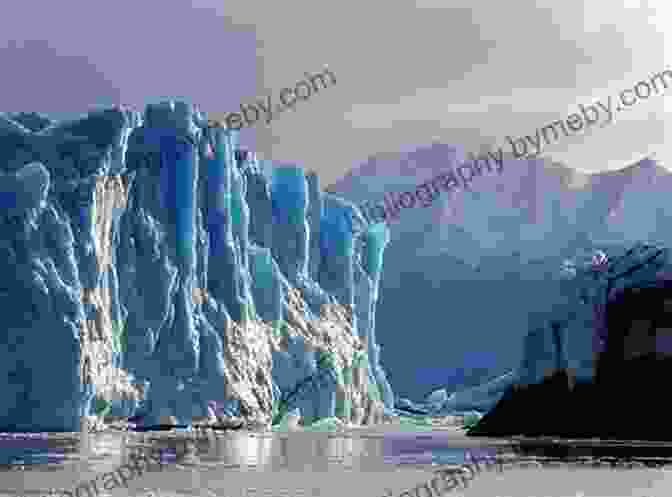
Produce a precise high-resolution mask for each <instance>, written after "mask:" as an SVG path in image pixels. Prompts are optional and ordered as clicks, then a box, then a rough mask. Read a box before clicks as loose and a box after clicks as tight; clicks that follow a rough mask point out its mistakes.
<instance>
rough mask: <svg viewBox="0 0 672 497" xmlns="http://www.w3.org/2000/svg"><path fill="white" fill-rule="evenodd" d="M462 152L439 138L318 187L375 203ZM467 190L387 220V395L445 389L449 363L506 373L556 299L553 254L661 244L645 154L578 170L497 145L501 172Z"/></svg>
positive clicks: (667, 233)
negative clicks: (596, 169)
mask: <svg viewBox="0 0 672 497" xmlns="http://www.w3.org/2000/svg"><path fill="white" fill-rule="evenodd" d="M481 153H482V152H481ZM465 158H466V159H468V158H469V154H467V153H466V152H465V151H464V150H463V149H461V148H460V147H459V146H453V145H446V144H440V143H433V144H431V145H428V146H426V147H421V148H418V149H417V150H413V151H406V152H402V153H397V154H390V153H386V154H380V155H377V156H374V157H372V158H370V159H369V160H367V161H366V162H364V163H363V164H362V165H360V166H358V167H356V168H355V169H353V171H351V173H349V174H348V175H346V176H345V177H343V178H342V179H340V180H339V181H337V182H336V183H335V184H334V185H331V186H330V187H329V190H330V191H333V192H335V193H337V194H338V195H340V196H342V197H344V198H346V199H349V200H351V201H353V202H356V203H358V204H360V205H361V203H363V202H365V201H367V200H368V201H371V202H377V201H380V200H381V199H382V197H383V195H384V193H386V192H387V193H388V194H389V193H391V194H393V195H394V196H397V195H399V194H400V193H402V192H404V191H409V192H410V191H415V190H416V187H417V186H418V185H421V184H422V183H424V182H426V181H428V180H430V179H431V178H433V177H434V176H435V175H437V174H440V173H444V172H446V171H450V170H451V169H453V168H455V167H456V166H457V165H459V164H461V163H462V162H463V161H464V160H465ZM470 186H471V190H470V191H465V189H464V188H461V189H456V190H453V191H451V192H442V193H441V195H440V196H439V197H438V198H437V199H435V200H434V202H433V203H432V204H431V206H429V207H426V208H421V207H417V206H416V207H413V208H405V209H401V211H400V219H399V220H398V221H392V222H391V223H390V226H391V242H390V244H389V246H388V248H387V250H386V253H385V263H384V266H385V271H384V274H383V278H382V281H381V288H380V291H381V294H380V295H381V296H380V301H379V303H378V315H377V324H378V330H379V331H378V332H377V333H378V338H379V340H380V342H381V347H382V352H381V360H382V363H383V364H384V365H385V368H386V370H387V371H389V372H390V380H391V383H392V385H393V387H394V389H395V393H396V394H397V395H398V396H401V397H407V398H410V399H413V400H416V401H420V400H421V399H422V397H423V396H424V395H425V394H426V393H427V392H428V391H433V390H436V389H439V388H443V387H445V388H447V389H448V390H449V391H450V390H456V389H457V388H458V387H459V386H460V385H459V381H458V380H456V377H457V376H459V372H460V371H471V370H474V369H479V370H483V369H485V370H487V373H488V375H489V376H499V375H504V374H505V373H506V372H507V371H509V370H511V369H515V368H516V367H517V366H518V364H519V361H520V359H521V353H522V344H523V338H524V336H525V335H526V333H527V331H528V329H529V326H530V325H531V324H532V323H533V322H534V321H535V319H536V317H537V316H538V315H539V314H543V313H544V312H546V311H548V310H550V309H552V308H553V306H554V305H555V304H554V302H555V300H556V298H557V291H558V290H557V285H556V281H557V280H558V278H559V275H560V268H561V266H562V263H563V261H564V260H566V259H569V258H572V257H574V256H576V255H578V254H584V253H587V252H589V251H591V250H594V249H607V248H613V247H618V248H620V247H625V246H628V245H630V244H632V243H633V242H635V241H643V242H651V243H655V242H657V243H662V244H667V245H669V244H670V242H672V230H671V229H669V228H671V227H672V226H671V225H670V223H671V221H672V217H671V215H672V207H671V206H670V205H669V202H667V201H666V194H668V192H672V177H671V174H670V172H669V171H668V170H667V169H666V168H665V167H663V166H662V165H661V164H659V163H658V162H657V161H656V160H655V159H654V158H645V159H643V160H641V161H639V162H637V163H636V164H632V165H629V166H628V167H625V168H623V169H621V170H617V171H607V172H602V173H597V174H589V173H585V172H582V171H579V170H578V169H574V168H572V167H569V166H567V165H565V164H562V163H559V162H555V161H552V160H549V159H546V158H535V159H515V158H513V157H511V156H510V155H507V154H506V153H504V154H503V168H502V171H501V174H498V173H497V172H496V171H495V170H493V171H491V172H490V171H484V172H483V174H481V175H480V176H477V177H475V178H474V179H473V181H472V182H471V185H470ZM416 203H418V204H419V202H416ZM409 310H410V311H411V312H409ZM409 337H412V339H410V340H409Z"/></svg>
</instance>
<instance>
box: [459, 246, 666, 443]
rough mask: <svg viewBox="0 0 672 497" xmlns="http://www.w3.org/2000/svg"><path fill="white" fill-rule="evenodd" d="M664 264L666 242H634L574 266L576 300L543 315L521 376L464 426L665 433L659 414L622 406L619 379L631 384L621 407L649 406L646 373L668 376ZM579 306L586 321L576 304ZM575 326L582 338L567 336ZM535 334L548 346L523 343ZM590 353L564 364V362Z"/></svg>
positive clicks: (487, 430) (631, 435)
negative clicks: (578, 270)
mask: <svg viewBox="0 0 672 497" xmlns="http://www.w3.org/2000/svg"><path fill="white" fill-rule="evenodd" d="M671 266H672V261H670V257H669V251H668V250H667V249H665V248H661V247H654V246H647V245H642V244H638V245H636V246H634V247H633V248H631V249H630V250H628V251H627V252H625V254H623V255H621V256H620V257H612V258H611V259H610V260H609V262H607V263H604V262H603V263H602V264H600V265H599V267H597V268H596V267H594V266H589V267H587V268H586V269H584V271H583V272H582V274H577V278H576V280H574V283H575V284H576V285H577V288H576V292H575V293H574V295H575V296H576V301H575V302H574V304H573V306H572V305H565V306H563V307H564V309H565V311H564V312H567V310H569V312H568V314H565V315H564V316H563V315H555V316H550V317H549V318H548V322H549V324H548V326H546V327H545V328H544V329H543V330H542V331H541V332H540V333H537V332H536V331H535V338H534V340H530V341H527V342H526V347H525V349H524V357H523V360H522V363H521V371H522V373H521V381H519V382H516V383H515V384H514V385H513V386H511V387H509V388H508V389H507V390H506V392H505V393H504V395H503V397H502V398H501V400H500V401H499V402H498V403H497V405H496V406H495V407H494V409H492V410H491V411H490V412H488V413H487V414H486V415H485V416H484V417H483V418H482V419H481V420H480V421H479V423H478V424H477V425H476V426H475V427H474V428H472V429H471V430H470V431H469V434H470V435H477V436H512V435H525V436H560V437H568V438H592V437H598V438H610V439H621V440H672V427H670V425H669V423H667V422H666V417H665V413H664V412H659V411H653V412H652V411H650V410H646V411H637V412H636V413H635V414H633V413H632V412H631V411H630V410H628V409H624V407H623V391H624V390H623V389H624V385H636V386H637V388H628V389H627V399H628V404H629V405H648V404H649V403H650V402H651V399H652V398H653V397H654V396H655V395H656V393H655V391H654V389H653V385H654V384H655V383H652V382H655V380H654V379H655V378H664V377H667V376H668V375H670V374H672V349H670V347H669V340H668V335H669V329H671V328H672V321H671V320H670V314H669V308H670V302H672V298H670V297H671V294H670V288H672V279H671V278H670V277H669V275H670V274H672V271H670V269H672V267H671ZM570 304H571V301H570ZM587 307H588V308H590V309H592V311H593V316H592V318H593V324H594V326H593V327H592V329H591V327H587V326H586V324H587V323H586V313H585V312H583V311H582V310H581V308H583V309H584V310H585V308H587ZM572 311H573V312H572ZM577 321H578V322H577ZM544 330H545V331H544ZM580 333H582V334H585V333H588V334H589V337H588V338H589V339H588V340H586V339H585V337H583V339H581V338H580V337H579V340H574V337H576V336H577V335H578V334H580ZM544 342H545V343H546V344H548V346H541V347H539V346H536V345H535V346H531V345H529V344H530V343H534V344H538V343H542V344H543V343H544ZM579 346H580V347H583V350H581V349H580V348H579ZM593 351H595V353H594V357H592V358H591V359H590V361H588V360H584V362H583V364H582V368H581V369H579V370H578V371H577V370H576V369H574V370H573V371H571V372H570V370H569V369H568V368H567V366H566V365H567V364H570V365H571V364H572V363H573V362H574V361H577V360H579V359H581V358H586V357H590V356H591V355H593V354H592V353H593ZM538 354H540V355H538ZM540 366H542V367H540ZM544 368H546V369H544ZM640 413H641V414H640Z"/></svg>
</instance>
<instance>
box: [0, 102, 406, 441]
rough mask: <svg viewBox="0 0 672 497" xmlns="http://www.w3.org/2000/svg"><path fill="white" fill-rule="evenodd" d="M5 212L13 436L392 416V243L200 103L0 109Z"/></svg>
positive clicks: (2, 419) (5, 357) (0, 295)
mask: <svg viewBox="0 0 672 497" xmlns="http://www.w3.org/2000/svg"><path fill="white" fill-rule="evenodd" d="M0 206H1V207H2V214H0V230H2V234H3V235H2V236H0V252H1V254H0V270H1V272H2V274H3V275H4V276H3V281H2V283H0V305H1V306H2V308H3V309H6V310H7V311H8V312H6V314H5V315H4V319H5V328H4V330H3V331H2V332H0V333H1V334H2V341H3V343H5V344H6V345H7V346H6V348H4V350H2V351H0V354H1V355H2V357H1V358H0V359H1V360H0V385H1V390H2V392H3V402H2V404H1V405H0V430H1V431H25V432H30V431H78V430H79V426H80V422H81V419H82V418H85V417H88V416H92V415H95V414H101V413H107V415H109V416H113V417H128V418H131V419H133V420H134V421H137V422H140V423H141V424H143V425H145V426H152V425H157V424H164V423H166V422H175V423H178V424H186V425H189V424H190V423H191V422H192V420H194V419H212V418H213V417H214V416H219V417H225V416H235V417H240V418H243V419H244V420H245V421H246V422H248V423H249V424H250V426H252V425H255V423H256V425H261V426H268V425H269V423H270V422H271V421H272V419H273V418H276V419H281V418H284V419H287V416H289V417H290V418H292V419H295V418H297V416H299V415H300V417H301V419H302V421H303V423H304V424H306V425H308V424H310V423H315V422H317V423H318V424H319V422H320V420H325V419H326V420H330V419H332V418H333V417H335V416H336V417H338V418H340V419H341V422H345V423H349V422H352V421H353V420H354V421H355V422H356V423H366V422H376V421H378V420H380V419H381V416H382V413H383V410H384V408H388V409H391V408H392V407H393V404H394V398H393V393H392V390H391V387H390V385H389V382H388V381H387V377H386V374H385V371H384V370H383V368H382V367H381V365H380V349H379V347H378V344H377V342H376V338H375V312H376V311H375V309H376V300H377V298H378V285H379V280H380V274H381V271H382V260H383V252H384V249H385V245H386V244H387V242H388V241H389V234H387V233H386V232H385V228H384V227H382V226H373V227H371V226H368V225H367V223H366V221H365V220H364V219H363V218H362V216H361V214H360V213H359V211H358V209H357V208H356V207H355V206H354V205H353V204H351V203H349V202H346V201H343V200H342V199H339V198H338V197H335V196H333V195H329V194H326V193H323V192H321V191H320V190H319V181H318V178H317V176H316V175H315V174H314V173H309V174H306V173H305V172H304V171H303V169H302V168H300V167H298V166H295V165H286V164H274V163H272V162H268V161H259V160H258V159H257V158H256V157H255V155H254V154H253V153H251V152H249V151H246V150H243V149H241V147H240V145H239V137H238V133H237V131H236V130H228V129H224V128H222V127H209V126H208V120H207V117H206V116H205V114H204V113H202V112H200V111H199V110H198V109H196V108H195V107H194V106H192V105H190V104H187V103H184V102H175V101H167V102H162V103H158V104H149V105H147V107H146V108H145V110H144V112H142V113H140V112H137V111H135V110H132V109H129V108H126V107H113V108H109V109H104V110H97V111H94V112H90V113H89V114H87V115H85V116H83V117H81V118H78V119H74V120H71V121H65V122H57V121H52V120H50V119H49V118H47V117H45V116H41V115H39V114H29V113H22V114H15V115H7V114H2V115H0ZM47 354H48V355H47ZM316 426H317V425H316Z"/></svg>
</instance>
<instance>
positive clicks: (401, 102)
mask: <svg viewBox="0 0 672 497" xmlns="http://www.w3.org/2000/svg"><path fill="white" fill-rule="evenodd" d="M670 19H672V5H670V3H669V1H668V0H655V1H651V2H645V1H641V2H638V1H632V0H628V1H626V0H610V1H609V2H597V1H591V2H584V1H578V0H564V1H562V2H559V1H557V0H556V1H554V2H550V1H533V0H511V1H509V2H494V1H492V0H471V1H469V2H466V1H465V2H463V1H461V0H416V1H404V0H395V1H389V0H385V1H378V0H369V1H366V2H361V1H349V0H342V1H338V2H324V1H318V0H294V1H292V2H272V1H268V0H264V1H261V0H227V1H226V2H224V1H222V0H192V1H182V0H170V1H167V0H161V1H158V0H115V1H109V0H106V1H101V0H86V1H84V0H58V1H54V2H46V1H44V0H39V1H36V0H21V1H16V2H10V1H5V2H3V5H2V7H1V8H0V69H1V71H0V81H2V84H1V86H0V88H1V89H2V91H1V92H0V111H8V112H13V111H19V110H26V111H29V110H34V111H41V112H44V113H47V114H52V115H54V116H62V115H66V114H67V113H71V112H74V113H81V112H84V111H86V110H87V108H90V107H91V106H96V105H107V104H110V103H115V102H123V103H126V104H130V105H134V106H140V107H142V106H143V105H144V104H145V103H147V102H148V101H156V100H158V99H160V98H161V97H166V96H167V97H179V96H184V97H188V98H189V99H190V100H192V101H193V102H195V103H197V104H198V105H199V106H201V107H202V108H203V109H204V110H205V111H207V112H209V113H210V114H218V115H220V116H225V115H226V113H228V112H232V111H236V110H237V109H238V106H239V104H240V103H241V102H242V103H248V102H250V103H251V102H252V101H254V100H255V99H256V98H257V97H262V98H263V97H265V96H266V95H268V94H269V92H270V93H271V94H272V95H273V101H274V102H277V99H278V93H279V91H280V90H281V89H282V88H284V87H286V86H293V85H294V84H295V83H296V82H297V81H299V80H300V79H302V78H304V73H305V72H315V71H319V70H320V69H321V68H322V67H324V66H325V65H326V66H328V67H329V69H330V70H331V71H332V72H333V73H334V74H335V75H336V78H337V84H336V85H335V86H333V87H330V88H327V89H324V90H322V91H321V92H319V93H318V94H316V95H314V96H313V97H312V98H311V99H309V100H307V101H305V102H301V103H299V104H297V106H296V107H295V109H294V111H293V112H286V113H284V114H282V115H281V116H279V117H278V118H277V120H274V121H272V122H271V125H270V126H265V125H264V124H262V123H259V124H257V125H256V126H255V127H253V128H246V129H243V130H242V132H241V137H242V140H243V142H244V143H245V144H249V145H253V146H254V148H255V149H256V150H257V151H258V153H259V154H260V155H261V156H262V157H264V158H269V159H276V160H280V161H283V162H295V163H298V164H302V165H304V166H305V167H306V168H307V169H315V170H317V171H318V172H319V173H320V176H321V177H322V183H323V185H327V184H329V183H331V182H333V181H334V180H335V179H337V178H338V177H340V176H341V175H343V174H344V173H345V172H346V171H348V170H349V169H350V168H352V167H353V166H355V165H357V164H359V163H361V162H363V161H364V160H365V159H366V158H367V157H368V156H370V155H371V154H375V153H377V152H390V151H391V152H394V151H398V150H406V149H408V148H409V147H412V146H421V145H424V144H428V143H430V142H432V141H434V140H439V141H442V142H446V143H452V144H461V145H463V146H465V147H467V149H468V150H471V149H475V150H477V149H478V148H479V147H480V145H481V144H483V143H489V144H491V145H494V146H504V145H505V143H506V141H505V137H506V136H507V135H510V136H516V137H517V136H520V135H523V134H533V133H534V132H535V130H536V129H537V128H539V127H541V126H544V125H546V124H549V123H550V122H552V121H554V120H556V119H562V118H565V117H566V116H567V115H568V114H570V113H572V112H575V110H576V109H577V108H578V104H590V103H591V102H593V101H594V100H596V99H599V100H604V101H606V98H607V97H608V96H610V95H614V96H615V95H616V94H617V92H619V91H621V90H623V89H626V88H630V87H632V86H633V85H634V84H635V83H636V82H637V81H639V80H642V79H645V80H646V79H649V78H650V76H651V75H652V74H655V73H657V72H659V71H662V70H663V69H665V68H668V67H669V68H672V57H671V55H672V51H671V50H667V52H668V54H667V55H668V58H667V59H666V57H665V55H666V53H665V52H666V50H665V49H666V48H670V47H671V46H672V45H670V40H671V37H670V34H667V35H666V34H665V33H663V28H664V26H665V24H666V23H668V24H669V22H670V21H669V20H670ZM668 59H669V60H668ZM668 93H669V95H672V86H671V87H670V89H669V92H668ZM670 102H672V100H671V99H670V97H663V96H651V97H650V98H649V99H648V100H645V101H641V102H639V103H638V104H636V105H635V106H633V107H632V108H631V110H629V111H628V112H625V113H622V114H619V115H618V118H617V121H616V122H615V123H612V124H611V125H609V126H607V127H605V128H601V129H600V128H598V127H595V128H593V129H592V130H591V131H590V133H588V134H586V135H584V134H579V135H578V136H575V137H572V138H563V139H562V140H560V141H558V143H557V144H555V145H554V146H552V147H551V148H549V149H548V155H550V156H552V157H554V158H557V159H560V160H563V161H565V162H566V163H567V164H568V165H570V166H572V167H575V168H577V169H583V170H588V171H597V170H603V169H614V168H620V167H623V166H625V165H627V164H628V163H629V162H631V161H634V160H637V159H639V158H641V157H642V156H644V155H647V154H650V153H652V152H656V153H657V157H658V158H659V159H660V160H661V161H662V163H663V165H667V164H672V157H669V156H670V147H667V148H666V147H665V146H664V145H663V139H664V131H665V124H666V122H667V121H668V119H669V117H668V116H669V110H671V109H672V105H671V104H670ZM666 105H667V110H668V112H666ZM506 150H508V149H506Z"/></svg>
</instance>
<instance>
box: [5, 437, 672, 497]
mask: <svg viewBox="0 0 672 497" xmlns="http://www.w3.org/2000/svg"><path fill="white" fill-rule="evenodd" d="M150 447H151V448H158V449H160V452H161V459H162V463H163V464H162V467H161V469H160V470H159V469H156V468H150V470H149V471H147V472H145V473H144V474H143V475H141V476H139V477H137V478H135V479H133V480H130V481H129V482H128V488H124V487H122V488H116V489H114V490H112V491H111V492H110V491H106V490H104V489H103V488H102V485H101V488H100V493H99V496H101V497H109V496H115V497H116V496H128V495H137V496H147V497H149V496H150V495H154V496H156V497H158V496H162V497H164V496H165V497H170V496H178V495H179V496H189V497H191V496H199V497H200V496H204V497H205V496H208V497H230V496H231V497H233V496H241V497H253V496H265V497H279V496H283V497H294V496H296V497H299V496H307V497H310V496H315V497H317V496H320V497H327V496H332V495H333V496H341V495H343V496H346V495H347V496H351V495H354V496H360V495H361V496H362V497H365V496H371V497H379V496H384V495H386V492H387V495H390V496H397V495H401V494H402V493H403V492H404V491H406V490H411V489H413V488H414V487H416V486H418V485H422V484H423V483H424V482H427V481H429V480H431V478H432V477H433V473H432V472H433V471H434V470H436V469H437V468H438V466H444V465H461V464H464V463H465V459H466V461H467V462H468V460H469V457H470V456H469V455H467V454H470V455H472V456H473V455H476V456H481V457H488V456H489V455H492V456H494V455H495V454H497V453H499V454H509V455H510V456H511V457H513V454H514V448H515V444H514V443H513V442H510V441H501V440H497V441H495V440H488V439H472V438H467V437H465V436H464V435H463V434H462V433H461V432H456V431H436V432H421V433H408V432H394V431H388V432H375V430H372V431H370V432H367V431H363V430H360V431H357V432H356V433H317V434H316V433H291V434H286V433H250V432H242V431H239V432H212V431H210V432H200V433H195V432H192V433H184V432H182V433H170V434H169V433H132V432H103V433H95V434H88V433H87V434H49V435H48V436H46V435H40V434H32V435H18V434H14V435H12V434H5V435H0V497H5V496H12V497H14V496H17V495H19V496H24V495H25V496H46V495H49V492H50V490H51V489H53V493H52V494H51V495H54V496H58V497H60V496H61V494H62V492H63V491H64V490H73V489H74V488H75V487H77V486H78V485H80V484H82V483H85V482H87V481H89V480H92V479H94V478H96V476H102V474H103V473H108V472H113V471H116V469H117V468H118V467H119V466H121V465H123V464H125V463H127V462H129V455H130V454H133V453H137V452H140V451H141V450H146V449H147V448H150ZM637 475H640V476H637ZM668 475H672V473H668V472H666V471H664V470H662V469H646V468H639V469H627V470H625V469H622V468H621V469H616V468H613V467H612V468H610V467H608V465H602V466H601V467H599V468H593V467H591V466H588V465H585V464H583V465H579V466H572V465H571V464H569V463H565V462H562V461H560V462H559V463H558V464H556V465H554V466H548V465H547V466H544V467H541V466H539V465H538V464H536V465H535V464H534V463H531V464H518V465H512V466H511V467H509V468H505V469H504V471H502V472H501V473H498V472H492V473H483V474H480V475H477V476H476V477H475V478H474V480H473V481H472V482H470V483H469V486H468V487H467V488H466V489H456V490H453V491H450V492H447V493H446V494H445V495H447V494H450V495H463V496H469V495H489V496H491V497H508V496H527V495H535V496H537V495H543V496H545V497H550V496H554V495H558V496H563V497H564V496H571V497H575V496H581V495H582V496H585V497H588V496H590V495H604V496H609V497H616V496H618V495H623V496H626V495H627V496H639V497H654V496H658V495H659V496H660V497H663V495H665V497H668V496H669V495H670V492H672V485H671V483H672V481H670V476H668ZM521 478H522V479H521ZM637 478H639V479H640V480H641V481H639V480H637ZM665 478H668V479H667V480H665ZM621 480H622V481H621ZM552 481H557V483H555V484H549V482H552ZM535 482H536V483H535ZM544 482H545V483H544ZM591 482H592V483H591ZM619 482H620V483H619ZM628 482H629V483H628ZM661 482H667V483H666V484H665V486H666V488H667V487H669V488H667V491H666V492H665V493H661V492H662V490H658V491H656V492H655V493H652V492H653V490H654V488H656V485H662V484H663V483H661ZM507 485H508V486H509V487H512V486H513V487H512V488H513V489H508V490H506V488H507ZM595 485H597V487H595ZM600 485H601V487H600ZM536 487H539V489H536ZM593 487H595V489H593V490H592V491H593V492H594V493H590V492H591V490H590V489H591V488H593ZM601 488H603V489H604V490H600V489H601ZM661 488H662V487H661ZM639 489H641V490H639ZM530 492H531V493H530ZM540 492H541V493H540ZM554 492H555V493H554ZM563 492H564V493H563ZM610 492H611V493H610ZM73 495H74V491H73ZM404 495H405V496H406V495H409V494H404ZM410 495H411V496H413V497H415V493H414V492H413V491H412V490H411V493H410ZM426 495H427V494H426V493H424V490H422V489H420V490H419V493H418V497H425V496H426ZM435 495H436V494H435ZM80 496H81V497H89V496H88V495H87V492H85V491H81V492H80ZM80 496H77V497H80ZM91 497H94V496H91Z"/></svg>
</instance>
